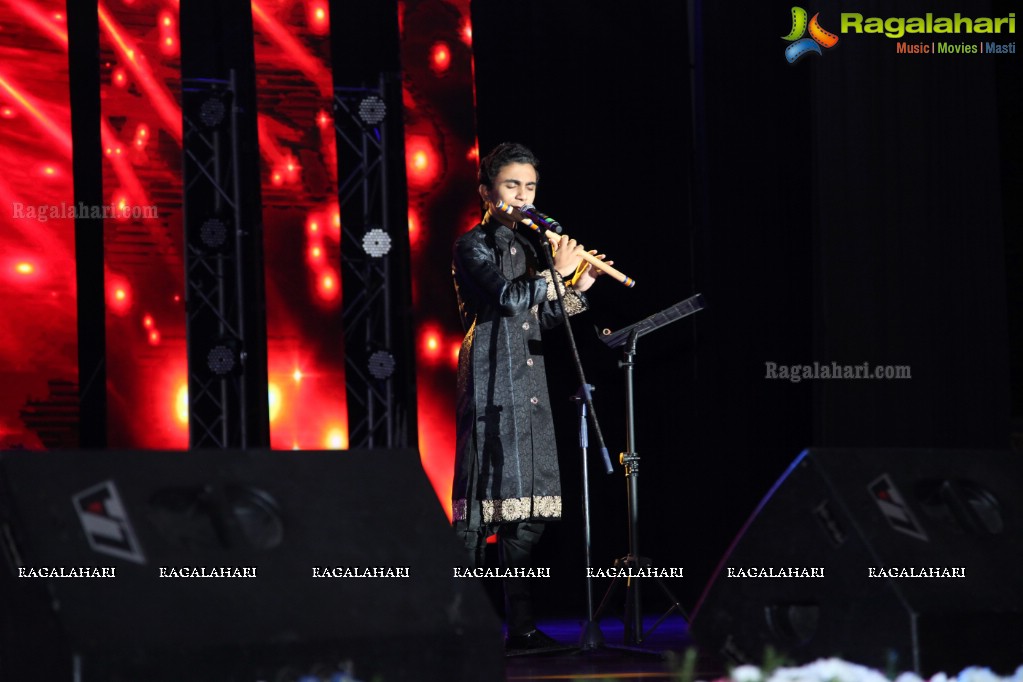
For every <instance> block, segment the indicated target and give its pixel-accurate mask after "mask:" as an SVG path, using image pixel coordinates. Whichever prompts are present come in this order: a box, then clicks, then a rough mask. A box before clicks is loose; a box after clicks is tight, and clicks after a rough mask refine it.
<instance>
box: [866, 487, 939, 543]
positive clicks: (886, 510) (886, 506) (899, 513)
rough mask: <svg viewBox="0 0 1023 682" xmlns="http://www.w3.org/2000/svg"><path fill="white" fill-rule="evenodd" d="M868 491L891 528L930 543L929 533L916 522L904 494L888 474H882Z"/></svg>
mask: <svg viewBox="0 0 1023 682" xmlns="http://www.w3.org/2000/svg"><path fill="white" fill-rule="evenodd" d="M867 490H868V491H869V492H870V496H871V497H873V498H874V502H875V503H877V506H878V509H880V510H881V513H882V514H884V517H885V518H886V519H888V525H889V526H891V527H892V528H893V529H895V530H897V531H899V532H900V533H905V534H906V535H909V536H912V537H914V538H917V539H918V540H923V541H924V542H930V539H929V538H928V537H927V533H926V532H925V531H924V529H923V527H922V526H921V525H920V523H919V522H918V521H917V520H916V516H914V515H913V511H912V510H911V509H910V508H909V506H908V505H907V504H906V500H905V498H903V497H902V493H900V492H899V490H898V488H896V487H895V484H894V483H892V479H890V478H889V477H888V474H882V475H881V476H880V477H879V478H877V479H875V480H874V481H873V482H872V483H871V484H870V485H869V486H867Z"/></svg>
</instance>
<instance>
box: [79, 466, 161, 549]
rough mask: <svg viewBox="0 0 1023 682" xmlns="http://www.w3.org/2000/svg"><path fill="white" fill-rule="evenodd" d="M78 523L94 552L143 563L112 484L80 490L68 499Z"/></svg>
mask: <svg viewBox="0 0 1023 682" xmlns="http://www.w3.org/2000/svg"><path fill="white" fill-rule="evenodd" d="M71 499H72V502H73V503H74V505H75V512H76V513H77V514H78V520H79V521H81V523H82V530H84V531H85V537H86V538H87V539H88V541H89V547H90V548H92V550H93V551H94V552H98V553H100V554H109V555H110V556H114V557H117V558H119V559H127V560H128V561H133V562H135V563H137V564H144V563H146V557H145V555H144V554H143V553H142V547H141V546H140V545H139V542H138V539H137V538H136V536H135V530H134V529H133V528H132V526H131V522H130V521H129V520H128V512H127V510H126V509H125V508H124V503H123V502H121V495H120V494H119V493H118V492H117V486H115V485H114V482H113V481H105V482H104V483H100V484H99V485H96V486H93V487H91V488H89V489H87V490H83V491H82V492H80V493H78V494H77V495H75V496H74V497H72V498H71Z"/></svg>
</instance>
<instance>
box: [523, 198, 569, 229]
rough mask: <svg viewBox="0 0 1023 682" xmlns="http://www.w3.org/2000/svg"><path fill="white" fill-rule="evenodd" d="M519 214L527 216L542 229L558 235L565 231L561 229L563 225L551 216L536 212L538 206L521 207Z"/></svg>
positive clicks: (527, 205) (526, 205)
mask: <svg viewBox="0 0 1023 682" xmlns="http://www.w3.org/2000/svg"><path fill="white" fill-rule="evenodd" d="M519 213H521V214H522V215H524V216H526V217H527V218H529V219H530V220H532V221H533V222H534V223H536V224H537V225H539V226H540V227H543V228H546V229H548V230H550V231H551V232H557V233H558V234H561V233H562V231H563V230H564V228H562V227H561V223H559V222H558V221H557V220H555V219H554V218H552V217H550V216H549V215H547V214H545V213H541V212H540V211H538V210H536V206H534V205H533V204H525V205H524V206H519Z"/></svg>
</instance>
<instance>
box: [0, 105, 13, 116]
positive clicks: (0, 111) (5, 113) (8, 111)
mask: <svg viewBox="0 0 1023 682" xmlns="http://www.w3.org/2000/svg"><path fill="white" fill-rule="evenodd" d="M0 116H3V117H4V118H14V109H12V108H10V107H4V108H3V109H0Z"/></svg>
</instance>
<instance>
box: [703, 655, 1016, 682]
mask: <svg viewBox="0 0 1023 682" xmlns="http://www.w3.org/2000/svg"><path fill="white" fill-rule="evenodd" d="M713 682H892V681H891V680H889V678H888V677H886V676H885V675H884V674H882V673H880V672H878V671H877V670H873V669H872V668H868V667H866V666H862V665H857V664H855V663H849V662H848V661H843V660H842V659H839V658H822V659H820V660H818V661H814V662H813V663H808V664H806V665H803V666H799V667H780V668H775V669H774V670H773V671H771V672H770V673H768V674H766V675H765V673H764V671H762V670H761V669H760V668H758V667H757V666H755V665H741V666H739V667H737V668H734V669H733V670H732V672H731V674H730V675H729V676H728V677H723V678H720V679H718V680H714V681H713ZM894 682H1023V665H1021V666H1020V667H1018V668H1017V669H1016V672H1015V673H1014V674H1013V675H1012V676H1010V677H1001V676H999V675H998V674H996V673H995V672H993V671H992V670H991V669H989V668H981V667H969V668H965V669H964V670H963V671H962V672H960V673H959V674H958V675H956V676H954V677H949V676H948V675H946V674H945V673H937V674H936V675H933V676H931V677H930V678H927V679H924V678H922V677H920V676H919V675H917V674H916V673H909V672H906V673H902V674H900V675H899V676H897V677H896V678H895V680H894Z"/></svg>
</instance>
